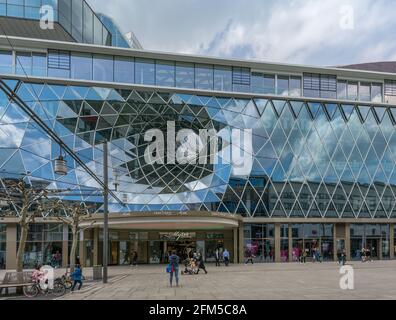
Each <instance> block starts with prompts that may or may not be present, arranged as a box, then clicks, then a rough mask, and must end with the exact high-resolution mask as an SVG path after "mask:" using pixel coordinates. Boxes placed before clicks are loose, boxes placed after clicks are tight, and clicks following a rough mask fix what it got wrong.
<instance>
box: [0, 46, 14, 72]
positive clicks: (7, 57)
mask: <svg viewBox="0 0 396 320" xmlns="http://www.w3.org/2000/svg"><path fill="white" fill-rule="evenodd" d="M0 72H1V73H12V72H13V70H12V52H11V51H3V50H0Z"/></svg>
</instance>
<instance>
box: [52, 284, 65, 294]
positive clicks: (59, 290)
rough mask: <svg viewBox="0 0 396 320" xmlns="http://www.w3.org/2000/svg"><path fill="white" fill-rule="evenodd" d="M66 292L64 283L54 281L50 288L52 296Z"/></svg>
mask: <svg viewBox="0 0 396 320" xmlns="http://www.w3.org/2000/svg"><path fill="white" fill-rule="evenodd" d="M65 293H66V288H65V285H64V284H62V283H59V282H57V283H54V289H53V290H52V294H53V295H54V296H57V297H60V296H63V295H64V294H65Z"/></svg>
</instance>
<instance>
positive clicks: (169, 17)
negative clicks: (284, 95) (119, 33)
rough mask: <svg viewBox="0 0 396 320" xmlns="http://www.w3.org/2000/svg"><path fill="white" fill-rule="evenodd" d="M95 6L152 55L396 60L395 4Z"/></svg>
mask: <svg viewBox="0 0 396 320" xmlns="http://www.w3.org/2000/svg"><path fill="white" fill-rule="evenodd" d="M90 2H91V3H92V5H93V7H94V9H96V10H98V11H102V12H106V13H107V14H108V15H110V16H112V17H113V18H114V19H115V20H116V21H118V22H119V24H120V26H121V27H122V29H123V30H124V31H125V32H126V31H129V30H133V31H134V32H135V33H136V35H137V36H138V38H139V40H140V41H141V42H142V44H143V46H144V47H145V48H146V49H152V50H161V51H173V52H183V53H198V54H209V55H215V56H225V57H235V58H254V59H260V60H270V61H282V62H290V63H305V64H322V65H342V64H349V63H358V62H364V61H379V60H388V59H392V58H395V52H396V50H395V49H396V44H395V43H394V41H392V40H393V39H392V31H391V30H393V29H394V28H395V27H396V21H395V20H394V18H393V12H395V9H396V2H394V1H389V0H349V1H348V0H322V1H317V0H284V1H274V0H249V1H244V0H233V1H228V0H216V1H210V0H190V1H185V0H167V1H163V0H150V1H145V0H132V1H131V0H114V1H112V2H111V3H110V2H109V1H105V0H95V2H94V1H93V0H91V1H90ZM345 6H350V7H351V8H353V16H352V17H351V18H353V22H354V28H353V29H352V30H348V29H347V30H345V29H343V28H341V23H342V22H345V19H347V20H346V21H350V19H349V18H350V17H345V12H346V13H348V10H343V9H345ZM346 8H348V7H346ZM348 19H349V20H348Z"/></svg>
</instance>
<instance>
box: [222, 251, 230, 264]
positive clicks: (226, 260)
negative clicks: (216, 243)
mask: <svg viewBox="0 0 396 320" xmlns="http://www.w3.org/2000/svg"><path fill="white" fill-rule="evenodd" d="M223 259H224V264H225V266H226V267H228V264H229V263H230V253H229V252H228V250H227V249H224V252H223Z"/></svg>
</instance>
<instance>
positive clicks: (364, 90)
mask: <svg viewBox="0 0 396 320" xmlns="http://www.w3.org/2000/svg"><path fill="white" fill-rule="evenodd" d="M359 99H360V101H371V84H370V83H366V82H361V83H360V87H359Z"/></svg>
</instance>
